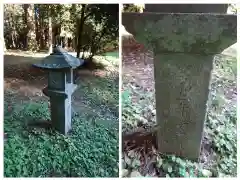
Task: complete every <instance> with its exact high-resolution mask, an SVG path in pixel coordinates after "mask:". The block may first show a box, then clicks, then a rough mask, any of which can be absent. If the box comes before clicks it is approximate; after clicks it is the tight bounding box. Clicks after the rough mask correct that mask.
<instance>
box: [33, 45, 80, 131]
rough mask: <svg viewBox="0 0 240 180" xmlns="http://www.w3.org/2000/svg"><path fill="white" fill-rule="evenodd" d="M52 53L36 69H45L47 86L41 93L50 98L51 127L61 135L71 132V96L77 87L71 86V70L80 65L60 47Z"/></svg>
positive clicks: (36, 65)
mask: <svg viewBox="0 0 240 180" xmlns="http://www.w3.org/2000/svg"><path fill="white" fill-rule="evenodd" d="M53 51H54V53H53V54H51V55H49V56H47V57H45V58H44V59H43V60H42V61H41V62H40V63H39V64H35V65H33V66H34V67H37V68H43V69H47V70H48V73H49V76H48V86H47V87H45V88H44V89H43V93H44V94H45V95H46V96H48V97H49V98H50V111H51V121H52V126H53V128H55V129H56V130H57V131H59V132H60V133H62V134H67V133H68V132H69V131H70V130H71V128H72V127H71V121H72V115H74V113H73V112H72V105H71V101H72V100H71V99H72V94H73V92H74V91H75V90H76V88H77V86H76V85H75V84H73V68H76V67H77V66H80V65H81V61H79V60H78V59H77V58H75V57H73V56H71V55H69V54H68V53H67V52H66V51H65V50H63V49H61V48H60V47H57V48H55V49H54V50H53Z"/></svg>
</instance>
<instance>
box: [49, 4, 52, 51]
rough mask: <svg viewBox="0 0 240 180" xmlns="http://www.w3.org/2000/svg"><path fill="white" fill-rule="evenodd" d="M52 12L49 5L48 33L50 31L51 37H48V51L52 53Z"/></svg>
mask: <svg viewBox="0 0 240 180" xmlns="http://www.w3.org/2000/svg"><path fill="white" fill-rule="evenodd" d="M51 15H52V13H51V5H50V6H49V10H48V23H49V24H48V27H49V30H48V33H49V35H48V36H49V37H48V40H49V41H48V48H49V49H48V53H49V54H51V53H52V17H51Z"/></svg>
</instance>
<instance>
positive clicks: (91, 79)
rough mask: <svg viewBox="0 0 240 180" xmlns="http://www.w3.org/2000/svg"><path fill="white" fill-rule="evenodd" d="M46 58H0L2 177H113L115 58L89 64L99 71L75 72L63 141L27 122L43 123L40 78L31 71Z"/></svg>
mask: <svg viewBox="0 0 240 180" xmlns="http://www.w3.org/2000/svg"><path fill="white" fill-rule="evenodd" d="M45 55H46V54H43V53H42V54H41V53H38V54H32V53H29V52H16V51H11V52H6V54H5V55H4V132H5V133H6V137H5V143H4V175H5V176H6V177H118V162H119V155H118V154H119V150H118V147H119V146H118V137H119V135H118V134H119V133H118V124H119V113H118V111H119V110H118V106H119V81H118V79H119V73H118V64H119V57H118V52H111V53H107V54H106V55H105V56H98V57H96V58H95V59H96V60H97V61H98V62H101V63H103V64H104V68H103V69H95V70H87V69H80V70H78V77H79V78H78V79H77V85H78V89H77V90H76V91H75V92H74V94H73V102H72V104H73V108H74V112H75V113H74V114H75V115H74V117H73V124H72V131H71V132H70V133H69V134H68V135H67V136H63V135H61V134H59V133H57V132H55V131H54V130H52V129H49V128H47V127H35V126H34V127H33V126H31V125H30V124H32V123H33V122H38V121H39V122H40V121H42V120H43V121H46V122H47V121H49V120H50V114H49V104H48V97H46V96H44V95H43V93H42V89H43V88H44V87H45V86H46V85H47V76H46V73H45V72H43V71H41V70H38V69H34V68H32V67H31V64H32V63H36V62H37V61H38V60H40V59H41V58H42V57H43V56H45Z"/></svg>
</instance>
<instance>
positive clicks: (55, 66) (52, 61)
mask: <svg viewBox="0 0 240 180" xmlns="http://www.w3.org/2000/svg"><path fill="white" fill-rule="evenodd" d="M83 62H84V61H83V60H82V59H78V58H76V57H74V56H72V55H70V54H68V53H67V51H65V50H64V49H62V48H61V47H58V46H57V47H55V48H54V49H53V53H52V54H50V55H49V56H47V57H45V58H43V59H42V61H41V62H40V63H37V64H33V66H34V67H37V68H42V69H49V70H62V69H70V68H76V67H78V66H81V65H82V64H83Z"/></svg>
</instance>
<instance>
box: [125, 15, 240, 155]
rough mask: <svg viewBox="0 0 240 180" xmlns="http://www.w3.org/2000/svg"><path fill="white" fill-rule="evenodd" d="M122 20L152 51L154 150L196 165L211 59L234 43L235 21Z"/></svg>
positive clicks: (225, 17)
mask: <svg viewBox="0 0 240 180" xmlns="http://www.w3.org/2000/svg"><path fill="white" fill-rule="evenodd" d="M122 21H123V25H124V26H125V28H126V30H127V31H128V32H130V33H131V34H133V35H134V36H135V38H136V39H137V40H138V41H139V42H140V43H143V44H144V45H146V47H151V48H152V49H153V51H154V78H155V92H156V112H157V124H158V127H159V128H158V132H157V141H158V142H157V144H158V150H159V151H160V152H162V153H166V154H175V155H178V156H182V157H186V158H188V159H192V160H197V159H198V157H199V152H200V147H201V139H202V132H203V127H204V121H205V115H206V104H207V99H208V92H209V84H210V77H211V70H212V64H213V59H214V56H215V55H216V54H218V53H221V51H222V50H223V49H225V48H227V47H228V46H230V45H232V44H234V43H235V42H236V28H237V26H236V16H234V15H220V14H218V15H217V14H184V13H176V14H175V13H171V14H170V13H123V16H122Z"/></svg>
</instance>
